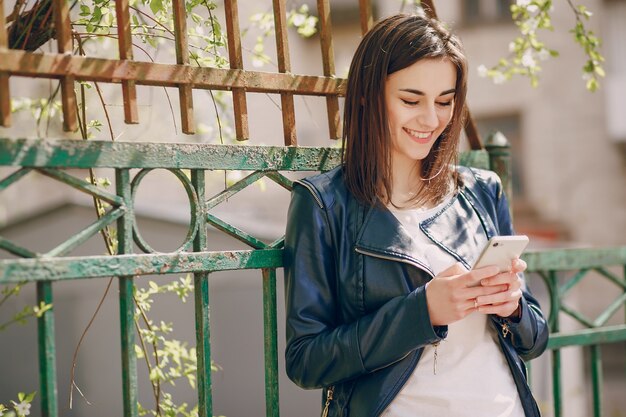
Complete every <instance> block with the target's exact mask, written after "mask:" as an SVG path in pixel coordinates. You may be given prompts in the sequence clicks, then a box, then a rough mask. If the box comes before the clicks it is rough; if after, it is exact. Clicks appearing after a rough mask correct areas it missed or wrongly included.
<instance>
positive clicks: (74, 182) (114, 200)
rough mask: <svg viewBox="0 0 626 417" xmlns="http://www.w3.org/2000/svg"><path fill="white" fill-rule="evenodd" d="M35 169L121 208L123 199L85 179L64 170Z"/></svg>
mask: <svg viewBox="0 0 626 417" xmlns="http://www.w3.org/2000/svg"><path fill="white" fill-rule="evenodd" d="M37 171H38V172H40V173H42V174H43V175H45V176H47V177H50V178H54V179H55V180H58V181H61V182H64V183H65V184H67V185H69V186H70V187H73V188H76V189H77V190H79V191H82V192H84V193H87V194H89V195H92V196H94V197H97V198H99V199H100V200H104V201H106V202H107V203H110V204H112V205H114V206H116V207H122V208H123V207H124V200H122V199H121V198H120V197H118V196H116V195H114V194H110V193H107V192H105V191H102V190H101V189H100V188H98V187H96V186H95V185H93V184H91V183H89V182H87V181H83V180H80V179H78V178H76V177H74V176H73V175H70V174H68V173H66V172H63V171H58V170H56V169H38V170H37Z"/></svg>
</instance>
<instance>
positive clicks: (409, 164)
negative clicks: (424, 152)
mask: <svg viewBox="0 0 626 417" xmlns="http://www.w3.org/2000/svg"><path fill="white" fill-rule="evenodd" d="M421 166H422V164H421V161H415V160H408V159H401V158H396V159H394V160H393V161H392V167H391V175H392V192H391V202H392V203H393V204H394V205H396V206H398V207H405V206H411V207H412V206H413V203H410V200H412V199H413V198H414V197H415V196H416V195H417V193H418V192H419V190H420V189H421V188H422V178H421V175H420V171H421Z"/></svg>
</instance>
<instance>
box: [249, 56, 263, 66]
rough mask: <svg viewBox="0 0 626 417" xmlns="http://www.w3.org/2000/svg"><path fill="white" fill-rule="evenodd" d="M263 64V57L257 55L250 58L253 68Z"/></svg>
mask: <svg viewBox="0 0 626 417" xmlns="http://www.w3.org/2000/svg"><path fill="white" fill-rule="evenodd" d="M263 65H265V62H264V61H263V59H261V58H259V57H254V58H252V66H253V67H254V68H261V67H262V66H263Z"/></svg>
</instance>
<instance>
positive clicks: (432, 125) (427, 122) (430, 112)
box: [417, 105, 439, 130]
mask: <svg viewBox="0 0 626 417" xmlns="http://www.w3.org/2000/svg"><path fill="white" fill-rule="evenodd" d="M417 121H418V122H419V124H420V128H422V129H424V130H435V129H436V128H437V126H438V125H439V118H438V117H437V110H436V109H435V107H434V106H432V105H429V106H424V108H422V111H421V112H420V114H419V115H418V117H417Z"/></svg>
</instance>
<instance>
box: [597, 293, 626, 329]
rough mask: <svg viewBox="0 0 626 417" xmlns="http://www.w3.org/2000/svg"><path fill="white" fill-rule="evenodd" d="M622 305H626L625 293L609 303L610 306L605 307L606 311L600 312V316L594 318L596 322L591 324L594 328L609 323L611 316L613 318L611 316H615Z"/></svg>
mask: <svg viewBox="0 0 626 417" xmlns="http://www.w3.org/2000/svg"><path fill="white" fill-rule="evenodd" d="M624 305H626V293H623V294H622V295H621V296H619V297H618V298H617V299H616V300H615V301H613V302H612V303H611V305H609V306H608V307H607V309H606V310H604V311H603V312H602V314H600V315H599V316H598V317H597V318H596V320H595V321H594V322H593V325H594V327H600V326H604V325H605V324H606V322H607V321H609V319H610V318H611V316H613V314H615V312H616V311H617V310H619V309H620V308H621V307H622V306H624Z"/></svg>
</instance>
